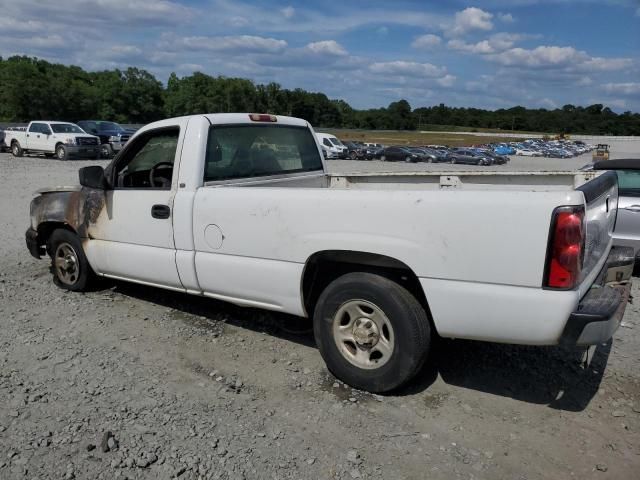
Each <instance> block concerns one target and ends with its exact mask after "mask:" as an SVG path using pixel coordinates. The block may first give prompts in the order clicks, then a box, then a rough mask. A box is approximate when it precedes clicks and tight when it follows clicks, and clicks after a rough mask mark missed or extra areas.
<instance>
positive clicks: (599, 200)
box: [577, 172, 618, 283]
mask: <svg viewBox="0 0 640 480" xmlns="http://www.w3.org/2000/svg"><path fill="white" fill-rule="evenodd" d="M577 190H578V191H581V192H582V193H583V194H584V198H585V202H586V212H585V223H586V238H585V252H584V263H583V267H582V275H581V278H580V283H582V281H584V280H585V279H586V278H587V277H589V276H590V274H592V273H594V272H593V270H594V268H595V267H596V266H598V265H599V264H601V263H602V261H604V259H605V258H606V256H607V254H608V253H609V249H610V248H611V241H612V234H613V229H614V227H615V223H616V214H617V211H618V180H617V177H616V174H615V173H614V172H605V173H603V174H602V175H600V176H598V177H596V178H594V179H593V180H590V181H589V182H587V183H585V184H584V185H581V186H580V187H578V188H577ZM596 273H597V272H596Z"/></svg>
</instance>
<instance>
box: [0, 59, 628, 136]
mask: <svg viewBox="0 0 640 480" xmlns="http://www.w3.org/2000/svg"><path fill="white" fill-rule="evenodd" d="M218 112H262V113H272V114H279V115H291V116H294V117H301V118H304V119H306V120H308V121H309V122H310V123H311V124H312V125H314V126H318V127H331V128H354V129H367V130H377V129H384V130H416V129H425V130H426V129H442V130H446V129H448V128H450V127H451V126H457V127H467V128H468V129H470V130H474V129H486V128H490V129H502V130H517V131H531V132H550V133H583V134H594V135H597V134H609V135H640V114H638V113H632V112H624V113H622V114H617V113H616V112H613V111H612V110H611V109H610V108H608V107H605V106H604V105H601V104H595V105H590V106H587V107H582V106H574V105H565V106H563V107H562V108H558V109H554V110H548V109H544V108H540V109H528V108H524V107H521V106H516V107H513V108H509V109H499V110H493V111H492V110H484V109H479V108H458V107H448V106H446V105H445V104H444V103H441V104H439V105H436V106H431V107H420V108H416V109H412V108H411V106H410V105H409V103H408V102H407V101H406V100H399V101H397V102H392V103H391V104H389V106H388V107H386V108H375V109H366V110H357V109H354V108H352V107H351V106H350V105H349V104H348V103H347V102H345V101H344V100H334V99H330V98H328V97H327V96H326V95H325V94H323V93H317V92H308V91H306V90H303V89H301V88H296V89H293V90H291V89H286V88H282V87H281V86H280V85H279V84H277V83H268V84H266V85H262V84H255V83H254V82H252V81H251V80H247V79H243V78H230V77H222V76H218V77H213V76H211V75H206V74H204V73H200V72H195V73H193V74H192V75H188V76H185V77H182V78H180V77H178V76H177V75H176V74H175V73H172V74H171V76H170V77H169V79H168V81H167V84H166V86H164V85H163V84H162V82H160V81H159V80H158V79H157V78H155V76H154V75H152V74H151V73H149V72H148V71H146V70H143V69H139V68H135V67H129V68H127V69H125V70H120V69H114V70H104V71H97V72H87V71H85V70H83V69H82V68H80V67H77V66H66V65H61V64H54V63H50V62H47V61H45V60H41V59H37V58H31V57H24V56H14V57H10V58H7V59H3V58H2V57H0V121H4V122H27V121H30V120H33V119H56V120H68V121H78V120H81V119H104V120H113V121H116V122H120V123H134V124H143V123H148V122H151V121H154V120H158V119H161V118H166V117H175V116H180V115H190V114H196V113H218Z"/></svg>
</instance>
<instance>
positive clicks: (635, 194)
mask: <svg viewBox="0 0 640 480" xmlns="http://www.w3.org/2000/svg"><path fill="white" fill-rule="evenodd" d="M593 169H594V170H613V171H615V172H616V174H617V175H618V195H619V197H618V217H617V219H616V227H615V231H614V232H613V242H614V245H618V246H622V247H633V251H634V254H635V256H636V265H638V264H640V262H638V256H639V254H640V159H616V160H602V161H599V162H595V163H594V164H593Z"/></svg>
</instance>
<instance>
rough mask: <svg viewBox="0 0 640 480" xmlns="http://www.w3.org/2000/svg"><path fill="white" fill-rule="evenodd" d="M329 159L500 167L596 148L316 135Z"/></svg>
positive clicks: (551, 143) (577, 144)
mask: <svg viewBox="0 0 640 480" xmlns="http://www.w3.org/2000/svg"><path fill="white" fill-rule="evenodd" d="M316 135H317V137H318V140H319V142H320V144H321V146H322V149H323V151H324V155H325V158H328V159H351V160H382V161H405V162H429V163H436V162H444V163H463V164H467V165H485V166H488V165H501V164H504V163H507V162H508V161H509V157H508V155H522V156H530V157H552V158H570V157H575V156H577V155H582V154H583V153H587V152H590V151H592V150H593V149H594V148H595V147H594V146H593V145H588V144H586V143H584V142H582V141H580V140H576V141H569V140H544V139H531V140H525V141H523V142H511V143H490V144H484V145H475V146H473V147H448V146H444V145H423V146H418V147H416V146H407V145H392V146H385V145H381V144H379V143H364V142H357V141H348V140H347V141H344V142H342V141H341V140H340V139H338V138H337V137H336V136H335V135H331V134H328V133H317V134H316Z"/></svg>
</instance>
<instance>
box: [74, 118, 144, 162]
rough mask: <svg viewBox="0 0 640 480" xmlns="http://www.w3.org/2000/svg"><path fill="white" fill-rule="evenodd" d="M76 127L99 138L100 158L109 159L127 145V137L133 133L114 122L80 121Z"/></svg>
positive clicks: (133, 131)
mask: <svg viewBox="0 0 640 480" xmlns="http://www.w3.org/2000/svg"><path fill="white" fill-rule="evenodd" d="M78 126H79V127H80V128H82V129H83V130H84V131H85V132H87V133H90V134H92V135H95V136H97V137H100V156H101V157H102V158H111V157H113V156H114V155H115V154H117V153H118V152H119V151H120V150H122V147H123V146H124V145H125V144H126V143H127V140H129V137H130V136H131V135H133V134H134V133H135V130H133V129H126V128H124V127H122V126H121V125H119V124H117V123H115V122H107V121H104V120H81V121H79V122H78Z"/></svg>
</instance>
